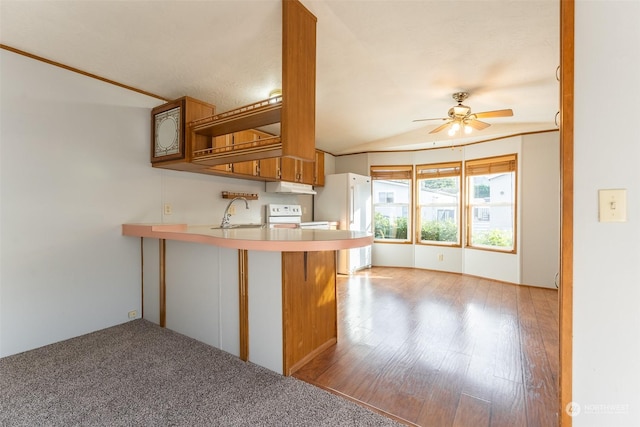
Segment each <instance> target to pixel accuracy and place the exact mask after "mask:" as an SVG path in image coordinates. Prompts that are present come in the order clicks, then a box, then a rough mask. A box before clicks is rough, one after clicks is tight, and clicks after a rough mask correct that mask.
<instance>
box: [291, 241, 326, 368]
mask: <svg viewBox="0 0 640 427" xmlns="http://www.w3.org/2000/svg"><path fill="white" fill-rule="evenodd" d="M335 259H336V257H335V251H322V252H283V253H282V266H283V303H284V304H283V319H284V359H285V366H284V371H285V375H290V374H291V373H292V372H295V371H296V370H297V369H298V368H300V367H301V366H303V365H304V364H305V363H306V362H307V361H309V360H310V359H311V358H312V357H314V356H315V355H316V354H318V353H319V352H320V351H322V350H324V349H325V348H327V347H328V346H329V345H331V344H333V343H335V342H336V339H337V336H338V335H337V306H336V269H335Z"/></svg>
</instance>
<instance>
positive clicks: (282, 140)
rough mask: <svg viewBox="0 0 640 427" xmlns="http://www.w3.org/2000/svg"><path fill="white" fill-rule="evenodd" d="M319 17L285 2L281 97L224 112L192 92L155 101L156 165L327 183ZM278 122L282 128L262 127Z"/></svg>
mask: <svg viewBox="0 0 640 427" xmlns="http://www.w3.org/2000/svg"><path fill="white" fill-rule="evenodd" d="M316 21H317V19H316V17H315V16H314V15H313V14H312V13H311V12H309V11H308V10H307V9H306V8H305V7H304V6H303V5H302V4H301V3H300V2H299V1H298V0H283V1H282V96H278V97H275V98H270V99H267V100H263V101H259V102H256V103H254V104H250V105H246V106H243V107H240V108H236V109H234V110H231V111H227V112H224V113H220V114H216V113H215V107H214V106H213V105H211V104H207V103H205V102H202V101H198V100H195V99H192V98H189V97H183V98H180V99H178V100H175V101H172V102H169V103H167V104H165V105H162V106H160V107H157V108H154V109H153V111H152V120H151V121H152V141H151V162H152V164H153V166H155V167H162V168H166V169H174V170H183V171H190V172H198V173H206V174H215V175H220V174H234V175H242V176H243V177H249V178H251V179H263V180H280V179H282V180H286V181H293V182H304V183H306V184H312V185H323V182H324V153H323V156H322V158H321V159H320V158H319V157H318V153H317V152H316V149H315V103H316V99H315V88H316V83H315V82H316ZM276 123H279V127H280V135H270V134H267V133H265V132H261V131H259V130H257V129H258V128H262V127H265V126H268V125H273V124H276ZM320 161H322V165H321V167H320V169H319V165H320ZM319 171H320V172H319Z"/></svg>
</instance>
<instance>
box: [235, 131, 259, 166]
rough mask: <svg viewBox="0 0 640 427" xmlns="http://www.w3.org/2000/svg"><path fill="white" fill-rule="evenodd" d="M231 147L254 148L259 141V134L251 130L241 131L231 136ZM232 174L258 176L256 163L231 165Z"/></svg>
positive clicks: (252, 161) (250, 161) (254, 161)
mask: <svg viewBox="0 0 640 427" xmlns="http://www.w3.org/2000/svg"><path fill="white" fill-rule="evenodd" d="M232 139H233V142H232V146H233V147H234V149H235V147H250V146H255V142H257V141H258V140H259V139H260V136H259V134H258V133H257V132H256V131H253V130H243V131H240V132H235V133H234V134H232ZM233 173H234V174H239V175H250V176H258V161H257V160H249V161H246V162H238V163H233Z"/></svg>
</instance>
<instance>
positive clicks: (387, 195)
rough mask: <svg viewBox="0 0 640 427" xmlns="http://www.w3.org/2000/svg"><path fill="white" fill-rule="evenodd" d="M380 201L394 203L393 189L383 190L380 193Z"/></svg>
mask: <svg viewBox="0 0 640 427" xmlns="http://www.w3.org/2000/svg"><path fill="white" fill-rule="evenodd" d="M378 202H379V203H393V191H381V192H379V193H378Z"/></svg>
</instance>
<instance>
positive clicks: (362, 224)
mask: <svg viewBox="0 0 640 427" xmlns="http://www.w3.org/2000/svg"><path fill="white" fill-rule="evenodd" d="M314 189H315V190H316V191H317V194H316V195H315V196H314V204H313V212H314V220H315V221H337V222H338V223H339V226H338V227H339V229H340V230H353V231H366V232H368V233H371V177H368V176H363V175H357V174H355V173H340V174H334V175H326V176H325V181H324V187H315V188H314ZM369 267H371V245H369V246H365V247H362V248H353V249H344V250H340V251H338V273H340V274H352V273H354V272H355V271H357V270H360V269H363V268H369Z"/></svg>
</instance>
